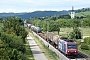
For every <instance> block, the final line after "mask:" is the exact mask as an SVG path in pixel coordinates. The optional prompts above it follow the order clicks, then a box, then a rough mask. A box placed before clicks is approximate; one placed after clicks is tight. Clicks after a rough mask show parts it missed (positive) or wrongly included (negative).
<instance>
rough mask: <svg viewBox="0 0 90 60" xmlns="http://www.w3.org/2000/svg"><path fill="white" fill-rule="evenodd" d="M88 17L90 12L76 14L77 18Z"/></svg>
mask: <svg viewBox="0 0 90 60" xmlns="http://www.w3.org/2000/svg"><path fill="white" fill-rule="evenodd" d="M86 15H90V11H86V12H80V13H75V16H86Z"/></svg>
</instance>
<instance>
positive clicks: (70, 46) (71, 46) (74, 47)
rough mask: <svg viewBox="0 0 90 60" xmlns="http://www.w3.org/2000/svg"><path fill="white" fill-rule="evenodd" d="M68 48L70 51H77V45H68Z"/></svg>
mask: <svg viewBox="0 0 90 60" xmlns="http://www.w3.org/2000/svg"><path fill="white" fill-rule="evenodd" d="M67 46H68V49H71V48H73V49H76V44H68V45H67Z"/></svg>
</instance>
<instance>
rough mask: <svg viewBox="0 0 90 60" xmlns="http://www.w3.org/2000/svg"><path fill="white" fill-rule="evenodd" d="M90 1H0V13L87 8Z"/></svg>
mask: <svg viewBox="0 0 90 60" xmlns="http://www.w3.org/2000/svg"><path fill="white" fill-rule="evenodd" d="M89 5H90V0H2V1H0V12H33V11H36V10H42V11H43V10H58V11H60V10H64V9H68V10H69V9H71V7H72V6H74V7H75V9H78V8H82V7H89Z"/></svg>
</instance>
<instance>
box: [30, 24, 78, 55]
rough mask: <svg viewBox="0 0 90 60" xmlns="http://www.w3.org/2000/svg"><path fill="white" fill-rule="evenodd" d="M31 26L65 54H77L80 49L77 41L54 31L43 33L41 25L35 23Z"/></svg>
mask: <svg viewBox="0 0 90 60" xmlns="http://www.w3.org/2000/svg"><path fill="white" fill-rule="evenodd" d="M29 27H30V28H31V30H33V31H34V32H36V33H37V34H38V35H39V36H41V37H42V38H43V39H44V40H46V41H47V42H49V43H50V44H51V45H53V46H54V47H55V48H57V49H58V50H60V51H61V52H63V53H64V54H65V55H77V53H78V49H77V44H76V42H75V41H73V40H70V39H68V38H66V37H62V36H59V35H56V34H54V33H53V32H47V33H46V34H45V33H42V30H41V29H40V28H39V27H35V26H33V25H30V26H29Z"/></svg>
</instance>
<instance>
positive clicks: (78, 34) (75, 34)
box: [70, 28, 82, 39]
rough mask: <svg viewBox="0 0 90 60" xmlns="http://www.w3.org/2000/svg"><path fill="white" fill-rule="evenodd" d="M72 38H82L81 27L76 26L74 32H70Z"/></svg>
mask: <svg viewBox="0 0 90 60" xmlns="http://www.w3.org/2000/svg"><path fill="white" fill-rule="evenodd" d="M70 38H71V39H73V38H75V39H81V38H82V35H81V31H80V29H79V28H74V29H73V32H71V33H70Z"/></svg>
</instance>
